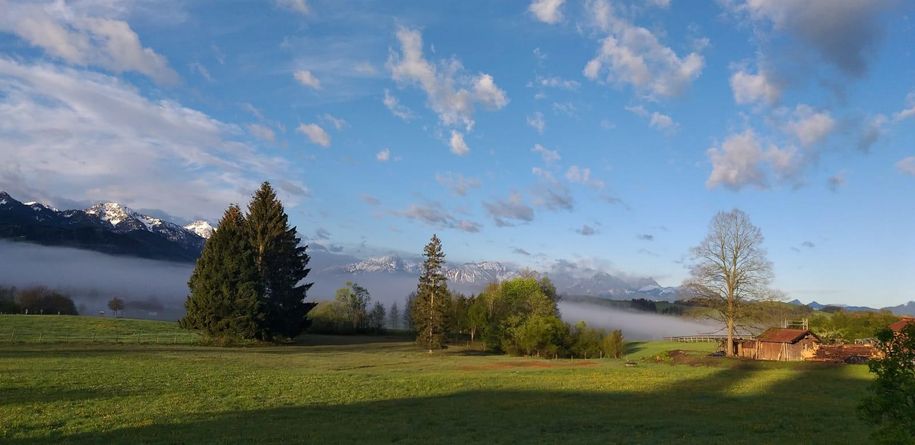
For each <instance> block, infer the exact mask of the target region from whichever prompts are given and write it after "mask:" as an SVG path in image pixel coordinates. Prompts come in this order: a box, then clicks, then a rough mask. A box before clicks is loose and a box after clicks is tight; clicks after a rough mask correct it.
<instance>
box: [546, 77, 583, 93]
mask: <svg viewBox="0 0 915 445" xmlns="http://www.w3.org/2000/svg"><path fill="white" fill-rule="evenodd" d="M535 85H538V86H541V87H546V88H559V89H562V90H577V89H578V87H580V86H581V84H580V83H579V82H578V81H577V80H567V79H563V78H561V77H558V76H553V77H540V76H538V77H537V80H536V83H535Z"/></svg>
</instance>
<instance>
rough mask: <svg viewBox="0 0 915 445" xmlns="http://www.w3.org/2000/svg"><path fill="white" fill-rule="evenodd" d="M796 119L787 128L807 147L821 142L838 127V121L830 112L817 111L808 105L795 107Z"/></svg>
mask: <svg viewBox="0 0 915 445" xmlns="http://www.w3.org/2000/svg"><path fill="white" fill-rule="evenodd" d="M794 119H795V120H794V121H792V122H789V123H788V124H787V125H786V126H785V128H786V130H787V131H788V132H789V133H791V134H792V135H794V137H796V138H797V140H798V141H800V143H801V145H803V146H805V147H809V146H811V145H814V144H817V143H819V142H821V141H822V140H823V139H825V138H826V137H827V136H829V134H830V133H832V131H833V130H834V129H835V127H836V122H835V120H834V119H833V118H832V116H830V115H829V113H827V112H823V111H815V110H814V109H813V108H811V107H810V106H807V105H798V106H797V108H795V110H794Z"/></svg>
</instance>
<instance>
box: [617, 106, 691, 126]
mask: <svg viewBox="0 0 915 445" xmlns="http://www.w3.org/2000/svg"><path fill="white" fill-rule="evenodd" d="M626 111H629V112H630V113H633V114H635V115H636V116H640V117H643V118H645V119H648V125H649V126H651V127H652V128H657V129H658V130H676V129H677V127H678V126H679V125H678V124H677V123H676V122H674V120H673V118H671V117H670V116H668V115H666V114H663V113H659V112H657V111H648V110H646V109H645V107H643V106H641V105H636V106H629V107H626Z"/></svg>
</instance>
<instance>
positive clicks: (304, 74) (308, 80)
mask: <svg viewBox="0 0 915 445" xmlns="http://www.w3.org/2000/svg"><path fill="white" fill-rule="evenodd" d="M293 77H295V80H298V81H299V83H301V84H302V85H305V86H306V87H309V88H313V89H316V90H320V89H321V81H320V80H318V78H317V77H315V75H314V74H312V73H311V71H308V70H296V72H295V73H294V74H293Z"/></svg>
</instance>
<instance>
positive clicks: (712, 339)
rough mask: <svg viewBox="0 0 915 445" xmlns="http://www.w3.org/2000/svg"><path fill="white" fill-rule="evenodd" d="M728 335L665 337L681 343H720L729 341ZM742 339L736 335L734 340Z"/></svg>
mask: <svg viewBox="0 0 915 445" xmlns="http://www.w3.org/2000/svg"><path fill="white" fill-rule="evenodd" d="M727 339H728V336H727V335H684V336H679V337H664V340H667V341H676V342H680V343H718V342H720V341H722V340H727ZM741 339H742V337H740V336H738V335H735V336H734V340H741Z"/></svg>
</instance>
